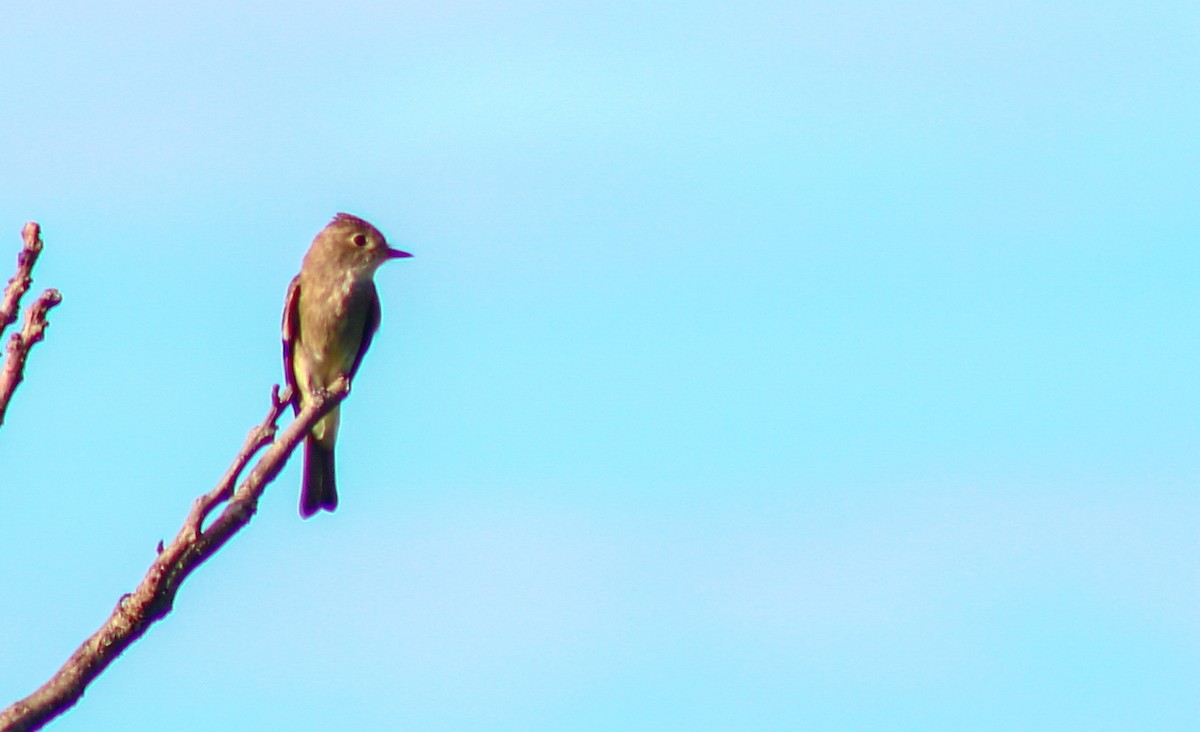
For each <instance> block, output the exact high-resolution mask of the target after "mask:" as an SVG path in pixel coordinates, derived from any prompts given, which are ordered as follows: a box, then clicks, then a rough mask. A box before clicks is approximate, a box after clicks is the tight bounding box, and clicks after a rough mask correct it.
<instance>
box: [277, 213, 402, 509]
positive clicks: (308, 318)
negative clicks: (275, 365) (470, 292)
mask: <svg viewBox="0 0 1200 732" xmlns="http://www.w3.org/2000/svg"><path fill="white" fill-rule="evenodd" d="M411 256H412V255H411V254H409V253H408V252H403V251H400V250H399V249H393V248H392V247H391V246H389V245H388V242H387V239H386V238H385V237H384V235H383V234H382V233H381V232H380V231H379V229H377V228H375V227H374V226H372V225H371V224H370V223H368V222H367V221H365V220H364V219H361V218H359V217H357V216H352V215H350V214H347V213H339V214H337V215H336V216H334V217H333V220H332V221H330V222H329V224H328V225H327V226H326V227H325V228H324V229H322V230H321V231H320V232H319V233H318V234H317V235H316V237H315V238H313V241H312V245H311V246H310V247H309V249H308V253H307V254H305V255H304V261H303V262H302V263H301V265H300V273H299V274H297V275H296V276H295V277H294V278H293V279H292V281H291V284H290V285H288V289H287V298H286V300H285V302H284V308H283V367H284V377H285V379H286V381H287V385H288V386H289V387H291V391H292V408H293V410H294V411H295V413H296V414H299V413H300V410H302V409H303V408H304V407H305V405H307V404H308V403H310V402H311V401H312V400H313V398H314V396H315V395H316V394H318V393H321V392H323V391H325V390H328V389H329V388H330V387H331V386H332V385H333V384H334V382H336V381H337V380H338V379H339V378H341V377H343V376H344V377H346V378H347V379H349V380H351V381H352V380H353V378H354V375H355V374H356V373H357V372H358V367H359V366H360V365H361V364H362V359H363V356H364V355H365V354H366V352H367V348H369V347H370V345H371V340H372V338H374V336H375V331H376V330H378V329H379V321H380V315H381V311H380V307H379V293H378V292H377V291H376V289H375V272H376V270H378V269H379V267H380V266H381V265H383V264H384V263H385V262H388V261H390V260H393V259H404V258H408V257H411ZM340 412H341V406H340V405H339V406H336V407H334V408H333V410H332V411H330V412H329V413H328V414H326V415H325V416H324V417H322V418H321V419H320V420H319V421H318V422H317V423H316V424H315V425H313V428H312V430H311V431H310V432H309V433H308V434H307V435H306V436H305V438H304V477H303V479H302V480H303V482H302V486H301V490H300V516H301V517H302V518H309V517H310V516H312V515H313V514H315V513H317V512H318V511H321V510H325V511H333V510H334V509H335V508H337V505H338V493H337V480H336V477H335V473H334V462H333V448H334V444H335V442H336V441H337V432H338V423H339V421H340Z"/></svg>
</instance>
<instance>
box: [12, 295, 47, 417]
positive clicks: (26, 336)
mask: <svg viewBox="0 0 1200 732" xmlns="http://www.w3.org/2000/svg"><path fill="white" fill-rule="evenodd" d="M60 302H62V295H60V294H59V292H58V290H54V289H50V290H46V291H45V292H43V293H42V294H41V295H39V296H38V299H36V300H34V301H33V305H30V306H29V308H28V309H26V311H25V325H24V327H22V328H21V330H19V331H17V332H15V333H13V334H12V337H11V338H9V339H8V349H7V355H6V357H5V359H4V366H3V367H0V425H3V424H4V415H5V413H6V412H7V411H8V403H9V401H11V400H12V395H13V392H15V391H16V390H17V385H18V384H20V383H21V381H22V380H24V378H25V361H26V360H27V359H28V358H29V351H30V349H32V348H33V345H34V344H35V343H37V342H38V341H40V340H42V339H43V338H45V337H46V326H47V325H49V323H47V322H46V314H47V313H49V312H50V308H52V307H54V306H55V305H57V304H59V303H60Z"/></svg>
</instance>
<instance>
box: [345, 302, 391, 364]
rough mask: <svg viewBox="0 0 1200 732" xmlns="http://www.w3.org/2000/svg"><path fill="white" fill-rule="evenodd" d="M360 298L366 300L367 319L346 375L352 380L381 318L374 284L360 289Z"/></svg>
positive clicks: (381, 314)
mask: <svg viewBox="0 0 1200 732" xmlns="http://www.w3.org/2000/svg"><path fill="white" fill-rule="evenodd" d="M360 297H365V298H366V299H367V317H366V319H365V320H364V321H363V334H362V342H361V343H360V344H359V346H358V353H356V354H354V364H353V365H352V366H351V367H350V373H349V374H348V376H349V377H350V378H351V379H352V380H353V379H354V374H355V373H357V372H358V365H359V364H361V363H362V360H363V356H365V355H366V354H367V349H368V348H370V346H371V339H372V338H374V337H375V331H377V330H379V321H380V319H381V318H382V317H383V313H382V311H381V310H380V308H379V292H378V291H377V290H376V289H375V283H374V282H368V283H367V285H366V286H365V287H364V288H363V289H362V294H361V295H360Z"/></svg>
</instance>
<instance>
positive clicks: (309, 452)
mask: <svg viewBox="0 0 1200 732" xmlns="http://www.w3.org/2000/svg"><path fill="white" fill-rule="evenodd" d="M337 503H338V496H337V482H336V481H335V480H334V475H333V445H329V446H328V447H326V446H324V445H322V444H321V443H320V442H318V441H317V439H316V438H314V437H313V436H312V435H309V436H308V437H306V438H304V486H303V487H302V488H301V490H300V516H301V518H308V517H309V516H312V515H313V514H314V513H316V512H317V511H320V510H321V509H324V510H326V511H332V510H333V509H335V508H337Z"/></svg>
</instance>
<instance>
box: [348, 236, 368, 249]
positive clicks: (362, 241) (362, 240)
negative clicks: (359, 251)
mask: <svg viewBox="0 0 1200 732" xmlns="http://www.w3.org/2000/svg"><path fill="white" fill-rule="evenodd" d="M352 241H353V242H354V245H355V246H359V247H365V246H366V245H367V237H365V236H363V235H362V234H355V235H354V239H353V240H352Z"/></svg>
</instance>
